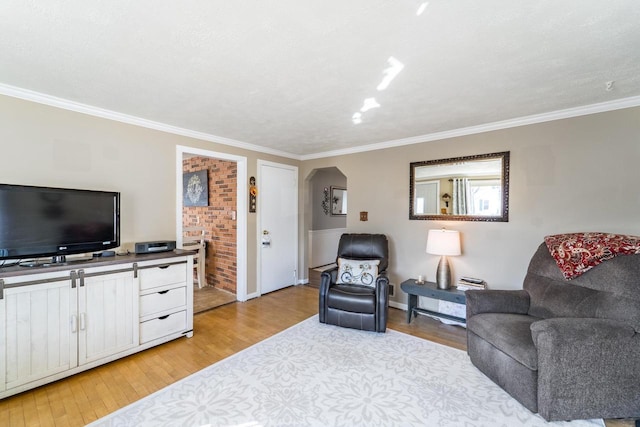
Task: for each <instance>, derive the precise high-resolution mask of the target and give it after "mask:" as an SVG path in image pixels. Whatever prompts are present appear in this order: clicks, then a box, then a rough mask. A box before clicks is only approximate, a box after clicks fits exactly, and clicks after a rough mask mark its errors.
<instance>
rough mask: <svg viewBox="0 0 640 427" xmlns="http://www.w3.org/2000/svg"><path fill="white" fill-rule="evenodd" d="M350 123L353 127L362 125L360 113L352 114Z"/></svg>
mask: <svg viewBox="0 0 640 427" xmlns="http://www.w3.org/2000/svg"><path fill="white" fill-rule="evenodd" d="M351 121H352V122H353V124H354V125H359V124H360V123H362V113H354V114H353V116H352V117H351Z"/></svg>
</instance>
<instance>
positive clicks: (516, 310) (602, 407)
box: [466, 243, 640, 421]
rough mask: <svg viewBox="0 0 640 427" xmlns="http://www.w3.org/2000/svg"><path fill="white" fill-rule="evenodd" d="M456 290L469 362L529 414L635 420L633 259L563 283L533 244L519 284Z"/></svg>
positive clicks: (638, 307)
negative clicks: (463, 311)
mask: <svg viewBox="0 0 640 427" xmlns="http://www.w3.org/2000/svg"><path fill="white" fill-rule="evenodd" d="M466 296H467V345H468V347H467V348H468V350H467V351H468V353H469V357H470V359H471V362H472V363H473V364H474V365H475V366H476V367H477V368H478V369H480V370H481V371H482V372H483V373H484V374H485V375H487V376H488V377H489V378H491V380H493V381H494V382H495V383H496V384H498V385H500V386H501V387H502V388H504V389H505V390H506V391H507V392H508V393H509V394H511V395H512V396H513V397H514V398H515V399H517V400H518V401H519V402H520V403H522V404H523V405H524V406H525V407H527V408H528V409H529V410H531V411H532V412H538V413H539V414H540V415H541V416H542V417H544V418H545V419H546V420H549V421H551V420H571V419H582V418H640V255H624V256H618V257H615V258H613V259H611V260H608V261H605V262H603V263H602V264H600V265H598V266H597V267H595V268H593V269H592V270H590V271H587V272H586V273H584V274H583V275H581V276H579V277H576V278H574V279H572V280H570V281H567V280H565V279H564V277H563V276H562V273H561V271H560V269H559V268H558V266H557V265H556V263H555V261H554V259H553V258H552V257H551V255H550V253H549V250H548V249H547V247H546V245H545V244H544V243H543V244H542V245H540V247H539V248H538V250H537V252H536V253H535V255H534V256H533V258H532V259H531V262H530V264H529V269H528V271H527V275H526V277H525V280H524V286H523V290H518V291H501V290H483V291H467V292H466Z"/></svg>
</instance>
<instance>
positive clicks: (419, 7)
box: [416, 1, 429, 16]
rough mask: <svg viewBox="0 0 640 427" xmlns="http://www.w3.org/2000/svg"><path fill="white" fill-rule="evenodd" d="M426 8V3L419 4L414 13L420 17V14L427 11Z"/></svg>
mask: <svg viewBox="0 0 640 427" xmlns="http://www.w3.org/2000/svg"><path fill="white" fill-rule="evenodd" d="M427 6H429V2H428V1H425V2H424V3H421V4H420V6H418V11H417V12H416V16H420V15H422V13H423V12H424V11H425V10H426V9H427Z"/></svg>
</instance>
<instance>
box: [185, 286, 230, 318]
mask: <svg viewBox="0 0 640 427" xmlns="http://www.w3.org/2000/svg"><path fill="white" fill-rule="evenodd" d="M235 301H236V295H235V294H232V293H231V292H229V291H225V290H223V289H218V288H214V287H213V286H204V287H202V288H198V287H197V286H195V287H194V289H193V312H194V313H195V314H198V313H202V312H203V311H207V310H211V309H212V308H216V307H220V306H221V305H225V304H229V303H231V302H235Z"/></svg>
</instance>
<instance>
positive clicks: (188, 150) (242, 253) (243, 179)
mask: <svg viewBox="0 0 640 427" xmlns="http://www.w3.org/2000/svg"><path fill="white" fill-rule="evenodd" d="M184 154H194V155H196V156H203V157H212V158H215V159H221V160H228V161H231V162H236V163H237V166H238V176H237V190H236V192H237V197H236V200H237V202H236V226H237V230H236V258H237V259H236V280H237V285H236V286H237V287H236V299H237V300H238V301H246V300H247V198H248V197H249V195H248V192H247V185H246V183H247V158H246V157H242V156H236V155H233V154H227V153H220V152H216V151H209V150H202V149H200V148H193V147H186V146H182V145H178V146H176V238H177V244H178V245H181V244H182V198H183V195H182V158H183V155H184Z"/></svg>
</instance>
